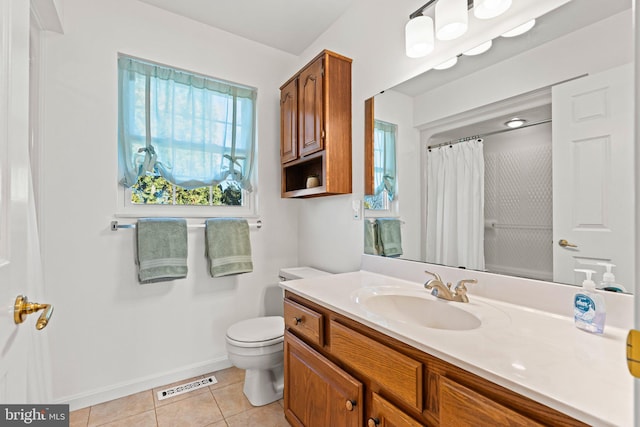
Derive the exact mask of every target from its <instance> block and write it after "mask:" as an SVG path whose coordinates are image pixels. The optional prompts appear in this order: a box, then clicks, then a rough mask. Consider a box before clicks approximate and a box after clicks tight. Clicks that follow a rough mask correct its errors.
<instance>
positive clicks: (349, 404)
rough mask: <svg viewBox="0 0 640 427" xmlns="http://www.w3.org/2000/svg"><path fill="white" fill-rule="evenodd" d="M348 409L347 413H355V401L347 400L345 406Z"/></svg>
mask: <svg viewBox="0 0 640 427" xmlns="http://www.w3.org/2000/svg"><path fill="white" fill-rule="evenodd" d="M344 406H345V407H346V408H347V411H353V408H354V406H356V401H355V400H351V399H349V400H347V401H346V402H345V405H344Z"/></svg>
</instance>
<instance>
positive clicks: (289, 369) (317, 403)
mask: <svg viewBox="0 0 640 427" xmlns="http://www.w3.org/2000/svg"><path fill="white" fill-rule="evenodd" d="M284 411H285V417H286V419H287V421H289V423H290V424H291V425H292V426H296V427H329V426H331V427H362V426H363V386H362V383H361V382H359V381H358V380H356V379H355V378H353V377H352V376H351V375H349V374H347V373H346V372H344V371H343V370H342V369H340V368H339V367H337V366H336V365H334V364H333V363H331V361H329V360H328V359H326V358H325V357H323V356H322V355H320V354H319V353H317V352H316V351H315V350H313V349H312V348H311V347H309V346H307V345H306V344H304V343H303V342H302V341H301V340H300V339H298V338H296V337H295V336H294V335H293V334H291V333H290V332H288V331H287V332H285V341H284Z"/></svg>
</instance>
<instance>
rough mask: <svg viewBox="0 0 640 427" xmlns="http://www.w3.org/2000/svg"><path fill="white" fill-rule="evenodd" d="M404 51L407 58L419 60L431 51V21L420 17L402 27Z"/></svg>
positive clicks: (426, 17) (432, 45) (432, 44)
mask: <svg viewBox="0 0 640 427" xmlns="http://www.w3.org/2000/svg"><path fill="white" fill-rule="evenodd" d="M404 36H405V50H406V53H407V56H408V57H409V58H420V57H422V56H425V55H428V54H429V53H431V51H432V50H433V48H434V46H435V43H434V37H433V19H431V18H430V17H428V16H424V15H420V16H416V17H415V18H413V19H411V20H410V21H409V22H407V25H406V26H405V27H404Z"/></svg>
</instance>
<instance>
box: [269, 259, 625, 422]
mask: <svg viewBox="0 0 640 427" xmlns="http://www.w3.org/2000/svg"><path fill="white" fill-rule="evenodd" d="M281 286H282V287H283V288H284V289H285V300H284V316H285V328H286V331H285V394H284V404H285V416H286V418H287V420H288V421H289V423H291V425H294V426H354V427H355V426H367V427H375V426H408V427H409V426H423V425H424V426H438V425H440V426H453V425H455V426H474V427H475V426H498V425H509V426H537V425H556V426H584V425H593V426H600V425H602V426H607V425H611V426H613V425H615V426H630V425H632V379H631V377H630V375H629V374H628V373H627V372H626V368H625V363H624V348H625V344H624V343H625V341H624V335H625V331H624V330H623V329H620V328H615V327H608V328H607V329H606V332H605V335H604V336H596V335H591V334H588V333H585V332H582V331H579V330H577V329H576V328H575V327H574V326H573V320H572V319H570V318H568V317H562V316H558V315H556V314H552V313H546V312H542V311H539V310H534V309H531V308H529V307H522V306H518V305H514V304H509V303H505V302H501V301H497V300H492V299H489V298H484V297H480V296H477V295H474V294H473V293H472V292H470V294H469V299H470V302H469V303H457V302H445V301H442V300H438V299H437V298H435V297H433V296H431V295H430V294H429V292H428V291H427V290H425V289H424V287H423V286H422V283H416V282H411V281H406V280H401V279H398V278H394V277H390V276H387V275H382V274H378V273H373V272H369V271H358V272H353V273H344V274H337V275H332V276H327V277H324V278H319V279H309V280H299V281H289V282H283V283H281ZM589 349H591V351H589Z"/></svg>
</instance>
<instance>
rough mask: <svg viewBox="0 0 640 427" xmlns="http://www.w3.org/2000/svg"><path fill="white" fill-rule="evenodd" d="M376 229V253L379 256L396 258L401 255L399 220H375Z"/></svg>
mask: <svg viewBox="0 0 640 427" xmlns="http://www.w3.org/2000/svg"><path fill="white" fill-rule="evenodd" d="M376 224H377V228H378V251H379V254H380V255H384V256H387V257H396V256H400V255H402V233H401V230H400V220H399V219H391V218H378V219H376Z"/></svg>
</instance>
